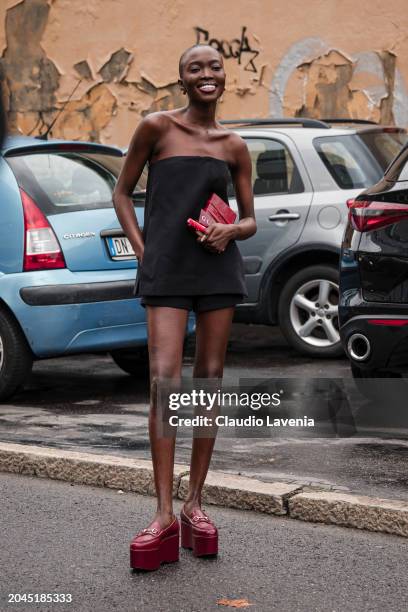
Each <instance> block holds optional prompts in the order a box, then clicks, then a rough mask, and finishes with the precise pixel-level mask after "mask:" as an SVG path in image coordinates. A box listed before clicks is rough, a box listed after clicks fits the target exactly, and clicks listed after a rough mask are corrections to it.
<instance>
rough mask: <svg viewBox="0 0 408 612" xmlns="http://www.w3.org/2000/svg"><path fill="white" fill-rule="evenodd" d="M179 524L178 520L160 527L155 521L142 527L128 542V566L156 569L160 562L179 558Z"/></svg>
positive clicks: (168, 561) (169, 561)
mask: <svg viewBox="0 0 408 612" xmlns="http://www.w3.org/2000/svg"><path fill="white" fill-rule="evenodd" d="M179 538H180V526H179V522H178V520H177V519H176V518H175V519H174V521H173V522H172V523H171V524H170V525H169V526H168V527H165V528H164V529H162V528H161V527H160V523H158V522H157V521H155V522H154V523H152V525H151V526H150V527H148V528H146V529H142V531H140V532H139V533H138V534H137V535H136V536H135V537H134V538H133V540H132V541H131V543H130V567H132V568H133V569H143V570H156V569H158V568H159V567H160V565H161V563H173V561H178V560H179V546H180V544H179Z"/></svg>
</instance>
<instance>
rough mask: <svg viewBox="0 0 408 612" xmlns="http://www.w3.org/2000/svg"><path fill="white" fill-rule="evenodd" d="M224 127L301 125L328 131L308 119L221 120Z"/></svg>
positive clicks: (327, 127) (327, 126) (320, 123)
mask: <svg viewBox="0 0 408 612" xmlns="http://www.w3.org/2000/svg"><path fill="white" fill-rule="evenodd" d="M220 123H221V124H224V125H237V124H239V125H240V126H242V125H245V126H246V125H248V126H251V125H301V126H302V127H305V128H324V129H327V130H329V129H330V125H327V123H324V121H320V119H309V118H308V117H281V118H275V117H269V118H267V119H221V120H220Z"/></svg>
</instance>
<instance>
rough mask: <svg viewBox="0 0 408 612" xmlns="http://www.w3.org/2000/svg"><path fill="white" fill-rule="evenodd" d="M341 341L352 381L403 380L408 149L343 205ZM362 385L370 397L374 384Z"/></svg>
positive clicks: (407, 356) (406, 368) (407, 331)
mask: <svg viewBox="0 0 408 612" xmlns="http://www.w3.org/2000/svg"><path fill="white" fill-rule="evenodd" d="M347 205H348V208H349V219H348V224H347V226H346V230H345V234H344V238H343V244H342V251H341V261H340V302H339V322H340V336H341V339H342V343H343V346H344V348H345V350H346V353H347V356H348V357H349V359H350V361H351V367H352V371H353V375H354V377H355V378H357V379H364V378H366V379H367V378H368V379H381V378H387V377H388V378H389V377H399V378H407V375H408V147H407V146H406V147H404V148H403V149H402V151H401V152H400V153H399V155H398V156H397V157H396V158H395V160H394V161H393V162H392V163H391V165H390V166H389V167H388V169H387V170H386V172H385V175H384V178H383V179H382V180H381V181H380V182H379V183H377V184H376V185H374V187H371V188H369V189H366V190H365V191H363V192H362V193H361V194H359V195H358V196H357V197H356V198H355V199H352V200H349V201H348V202H347ZM371 382H372V383H373V386H369V387H368V386H367V385H366V390H367V389H369V390H371V393H372V394H375V393H376V392H377V390H378V388H379V385H378V382H380V381H377V386H376V385H375V381H371Z"/></svg>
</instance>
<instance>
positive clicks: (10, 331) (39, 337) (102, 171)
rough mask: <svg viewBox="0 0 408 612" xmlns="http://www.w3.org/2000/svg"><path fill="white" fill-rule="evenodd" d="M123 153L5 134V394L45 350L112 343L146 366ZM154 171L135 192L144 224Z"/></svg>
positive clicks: (1, 321) (1, 351) (1, 186)
mask: <svg viewBox="0 0 408 612" xmlns="http://www.w3.org/2000/svg"><path fill="white" fill-rule="evenodd" d="M122 163H123V153H122V151H121V150H120V149H118V148H115V147H110V146H104V145H99V144H95V143H87V142H69V141H57V140H53V141H51V140H50V141H43V140H40V139H35V138H25V137H11V138H9V139H7V140H6V141H5V142H4V144H3V148H2V155H1V156H0V199H1V223H0V399H5V398H7V397H9V396H10V395H12V394H13V393H14V392H15V391H16V390H17V389H19V388H20V387H21V386H22V385H23V383H24V381H25V380H26V378H27V376H28V374H29V372H30V370H31V366H32V363H33V360H35V359H42V358H48V357H56V356H62V355H64V356H65V355H71V354H75V353H81V352H97V351H104V352H105V351H109V352H110V353H111V355H112V357H113V359H114V361H115V362H116V363H117V364H118V365H119V367H121V368H122V369H123V370H124V371H126V372H128V373H140V372H141V371H145V370H146V363H147V350H146V343H147V332H146V319H145V309H144V308H142V307H141V306H140V300H138V299H136V298H135V297H134V296H133V289H134V283H135V275H136V271H135V268H136V261H135V258H134V255H132V253H131V250H132V249H131V247H130V244H129V242H128V240H127V239H126V238H125V237H124V235H123V232H122V230H121V229H120V226H119V222H118V219H117V217H116V213H115V210H114V208H113V204H112V192H113V188H114V186H115V182H116V179H117V176H118V173H119V171H120V168H121V165H122ZM144 181H145V175H142V177H141V181H140V183H139V185H138V189H139V190H140V193H139V192H136V193H135V194H134V200H135V205H136V206H135V210H136V214H137V217H138V219H139V222H140V223H141V224H142V222H143V214H142V213H143V211H142V208H141V207H138V206H137V203H138V202H139V204H140V200H142V201H143V198H144V191H143V189H144V187H145V184H144ZM193 325H194V321H193V320H192V319H190V321H189V329H190V331H191V329H192V327H193Z"/></svg>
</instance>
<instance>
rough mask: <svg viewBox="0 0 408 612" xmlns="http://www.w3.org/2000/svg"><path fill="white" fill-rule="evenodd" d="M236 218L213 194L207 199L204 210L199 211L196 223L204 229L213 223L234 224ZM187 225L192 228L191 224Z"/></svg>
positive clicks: (234, 213)
mask: <svg viewBox="0 0 408 612" xmlns="http://www.w3.org/2000/svg"><path fill="white" fill-rule="evenodd" d="M236 218H237V214H236V212H234V211H233V210H232V209H231V208H230V207H229V206H228V204H227V203H226V202H224V200H223V199H222V198H220V197H219V196H218V195H217V194H216V193H213V194H212V195H211V196H210V197H209V198H208V200H207V202H206V203H205V206H204V208H202V209H201V211H200V217H199V219H198V221H199V223H200V224H201V225H203V226H204V227H208V226H209V225H210V223H212V222H213V221H215V222H217V223H224V224H225V225H228V224H230V223H234V222H235V219H236ZM189 225H190V227H193V225H192V224H191V223H189ZM195 229H199V228H195Z"/></svg>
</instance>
